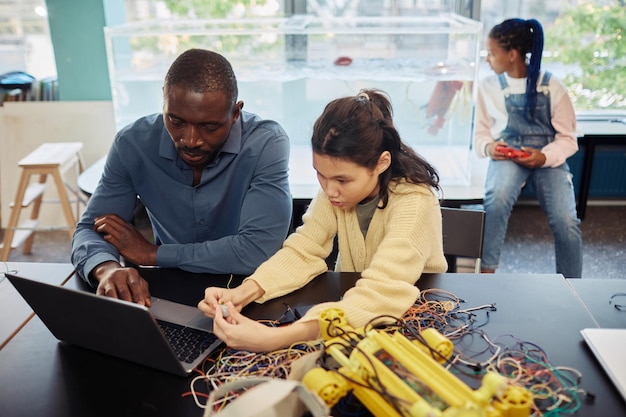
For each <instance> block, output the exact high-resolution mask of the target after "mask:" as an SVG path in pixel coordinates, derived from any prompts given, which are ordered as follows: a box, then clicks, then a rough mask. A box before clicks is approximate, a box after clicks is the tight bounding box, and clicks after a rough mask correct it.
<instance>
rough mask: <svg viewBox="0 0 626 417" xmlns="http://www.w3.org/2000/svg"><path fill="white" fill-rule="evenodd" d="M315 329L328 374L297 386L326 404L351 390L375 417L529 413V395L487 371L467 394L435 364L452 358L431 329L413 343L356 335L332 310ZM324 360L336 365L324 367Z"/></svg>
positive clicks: (317, 373) (397, 336)
mask: <svg viewBox="0 0 626 417" xmlns="http://www.w3.org/2000/svg"><path fill="white" fill-rule="evenodd" d="M320 328H321V330H322V334H323V335H325V336H324V338H325V342H324V348H325V355H326V356H327V357H329V358H327V360H326V361H323V362H324V363H325V367H326V368H327V369H324V368H322V367H318V368H314V369H312V370H310V371H309V372H307V374H306V375H305V376H304V378H303V381H302V382H303V383H304V384H305V386H306V387H307V388H308V389H310V390H312V391H313V392H315V393H317V394H318V395H319V396H320V398H322V399H323V400H324V401H325V402H326V404H328V405H329V406H334V405H335V404H336V403H337V402H338V401H339V400H340V399H341V398H342V397H344V396H346V395H347V394H348V392H349V391H352V392H353V393H354V395H355V396H356V397H357V398H358V399H359V401H360V402H361V403H362V404H363V405H364V406H365V407H367V409H368V410H369V411H370V412H372V414H374V415H375V416H377V417H383V416H385V417H391V416H399V417H400V416H411V417H444V416H484V417H528V416H529V415H530V411H531V406H532V404H533V398H532V395H531V394H530V393H529V392H528V391H527V390H526V389H524V388H523V387H519V386H515V385H511V384H509V383H508V380H507V379H506V378H505V377H504V376H502V375H500V374H498V373H496V372H487V373H486V374H485V375H484V377H483V379H482V385H481V387H480V388H478V389H476V390H472V389H471V388H470V387H469V386H468V385H467V384H465V383H464V382H463V381H461V380H460V379H459V378H458V377H457V376H455V375H453V374H452V373H451V372H450V371H448V370H447V369H446V368H445V367H444V366H443V365H442V363H443V362H446V361H448V360H449V359H450V358H451V356H452V353H453V345H452V342H450V340H448V339H447V338H446V337H445V336H443V335H441V334H440V333H439V332H438V331H437V330H435V329H425V330H424V331H422V332H421V333H420V338H419V339H418V340H415V341H410V340H409V339H407V338H406V337H405V336H404V335H402V334H401V333H400V332H393V333H391V334H390V333H388V332H385V331H383V330H377V329H370V330H367V331H365V330H364V329H356V330H355V329H352V328H351V327H350V326H349V325H348V324H347V320H346V319H345V316H344V312H343V311H342V310H339V309H328V310H325V311H323V312H322V314H321V315H320ZM331 358H332V360H331ZM329 363H334V364H336V366H334V368H333V369H330V366H328V365H327V364H329Z"/></svg>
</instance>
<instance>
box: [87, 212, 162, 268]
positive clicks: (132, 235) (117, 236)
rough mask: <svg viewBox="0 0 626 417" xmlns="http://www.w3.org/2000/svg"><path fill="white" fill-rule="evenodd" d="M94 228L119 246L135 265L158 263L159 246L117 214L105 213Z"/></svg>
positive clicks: (114, 244)
mask: <svg viewBox="0 0 626 417" xmlns="http://www.w3.org/2000/svg"><path fill="white" fill-rule="evenodd" d="M93 229H94V230H95V231H96V232H99V233H102V235H103V236H102V237H103V239H104V240H106V241H107V242H109V243H110V244H112V245H113V246H115V247H116V248H117V250H118V251H119V252H120V255H122V256H123V257H124V258H125V259H128V260H129V261H130V262H132V263H134V264H135V265H146V266H155V265H156V253H157V246H156V245H155V244H153V243H150V242H148V241H147V240H146V239H145V238H144V237H143V235H142V234H141V233H140V232H139V231H138V230H137V229H135V228H134V227H133V226H131V225H130V224H128V223H126V222H125V221H124V220H122V219H121V218H120V217H119V216H118V215H116V214H105V215H104V216H100V217H97V218H96V219H95V220H94V225H93Z"/></svg>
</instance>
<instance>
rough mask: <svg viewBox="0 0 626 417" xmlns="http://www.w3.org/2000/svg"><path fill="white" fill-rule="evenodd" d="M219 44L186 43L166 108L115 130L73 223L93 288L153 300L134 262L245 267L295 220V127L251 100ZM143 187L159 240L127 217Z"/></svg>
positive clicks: (273, 246)
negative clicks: (289, 128)
mask: <svg viewBox="0 0 626 417" xmlns="http://www.w3.org/2000/svg"><path fill="white" fill-rule="evenodd" d="M237 94H238V88H237V80H236V78H235V74H234V72H233V70H232V67H231V65H230V63H229V62H228V61H227V60H226V59H225V58H224V57H222V56H221V55H219V54H217V53H214V52H211V51H207V50H201V49H192V50H189V51H186V52H184V53H183V54H181V55H180V56H179V57H178V58H177V59H176V60H175V61H174V63H173V64H172V66H171V67H170V69H169V70H168V73H167V75H166V77H165V83H164V87H163V98H164V105H163V113H162V114H154V115H150V116H146V117H143V118H141V119H139V120H137V121H136V122H134V123H132V124H130V125H129V126H127V127H125V128H123V129H122V130H120V132H118V134H117V135H116V137H115V140H114V142H113V145H112V146H111V149H110V151H109V154H108V156H107V161H106V165H105V167H104V172H103V174H102V178H101V180H100V182H99V184H98V187H97V188H96V190H95V191H94V193H93V195H92V197H91V198H90V200H89V203H88V205H87V208H86V210H85V213H84V214H83V216H82V218H81V219H80V221H79V222H78V224H77V227H76V231H75V233H74V238H73V240H72V262H73V264H74V266H75V267H76V270H77V272H78V274H79V275H80V276H81V277H83V279H85V280H86V281H87V282H89V283H91V284H92V285H94V286H96V285H97V293H98V294H103V295H107V296H111V297H115V298H120V299H124V300H127V301H134V302H137V303H140V304H144V305H148V306H149V305H150V293H149V291H148V285H147V283H146V281H145V280H144V279H143V278H141V276H140V275H139V273H138V271H137V270H136V269H134V268H128V267H124V266H122V264H121V263H120V255H121V256H122V257H123V258H124V259H126V260H128V261H130V262H132V263H134V264H137V265H146V266H161V267H171V268H181V269H184V270H187V271H192V272H208V273H216V274H230V273H232V274H241V275H249V274H251V273H252V272H254V270H255V269H256V268H257V267H258V266H259V265H260V264H261V263H262V262H263V261H265V260H266V259H267V258H269V257H270V256H271V255H272V254H273V253H274V252H276V251H277V250H278V249H279V248H280V246H281V244H282V242H283V240H284V239H285V237H286V235H287V232H288V228H289V224H290V221H291V209H292V201H291V195H290V192H289V183H288V163H289V139H288V137H287V134H286V133H285V131H284V130H283V129H282V127H281V126H280V125H279V124H277V123H276V122H273V121H270V120H261V119H260V118H259V117H258V116H256V115H254V114H251V113H248V112H245V111H243V110H242V109H243V102H242V101H237ZM137 197H139V198H140V199H141V202H142V203H143V205H144V206H145V207H146V211H147V213H148V216H149V219H150V221H151V225H152V231H153V234H154V243H152V242H149V241H148V240H146V239H145V238H144V237H143V236H142V234H141V233H140V232H139V231H138V230H137V229H135V228H134V227H133V226H132V225H131V224H130V223H129V222H130V221H131V219H132V217H133V212H134V210H135V206H136V203H137Z"/></svg>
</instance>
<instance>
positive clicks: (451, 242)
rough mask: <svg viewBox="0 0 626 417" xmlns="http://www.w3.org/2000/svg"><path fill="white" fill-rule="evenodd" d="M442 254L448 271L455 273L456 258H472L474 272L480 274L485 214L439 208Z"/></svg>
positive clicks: (479, 211)
mask: <svg viewBox="0 0 626 417" xmlns="http://www.w3.org/2000/svg"><path fill="white" fill-rule="evenodd" d="M441 217H442V228H443V253H444V255H446V259H447V260H448V271H449V272H456V271H457V265H456V260H457V259H456V258H457V257H459V256H460V257H464V258H474V259H475V262H474V271H475V272H476V273H480V258H482V255H483V232H484V228H485V212H484V211H483V210H469V209H461V208H450V207H441Z"/></svg>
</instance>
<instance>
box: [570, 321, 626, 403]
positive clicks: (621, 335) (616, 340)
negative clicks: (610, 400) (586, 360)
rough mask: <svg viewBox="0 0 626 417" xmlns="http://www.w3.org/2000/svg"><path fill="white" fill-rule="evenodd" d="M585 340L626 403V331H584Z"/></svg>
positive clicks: (591, 329) (582, 332)
mask: <svg viewBox="0 0 626 417" xmlns="http://www.w3.org/2000/svg"><path fill="white" fill-rule="evenodd" d="M580 334H582V336H583V339H585V342H586V343H587V345H588V346H589V348H590V349H591V351H592V352H593V354H594V355H595V357H596V358H597V359H598V362H600V364H601V365H602V368H604V371H605V372H606V373H607V374H608V375H609V377H610V378H611V381H613V384H614V385H615V387H616V388H617V390H618V391H619V392H620V394H622V397H623V398H624V400H625V401H626V361H625V360H624V359H626V355H625V354H624V346H625V345H626V329H596V328H590V329H583V330H581V331H580Z"/></svg>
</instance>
